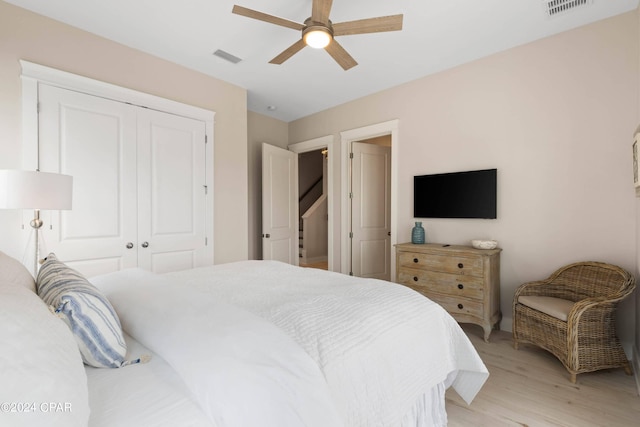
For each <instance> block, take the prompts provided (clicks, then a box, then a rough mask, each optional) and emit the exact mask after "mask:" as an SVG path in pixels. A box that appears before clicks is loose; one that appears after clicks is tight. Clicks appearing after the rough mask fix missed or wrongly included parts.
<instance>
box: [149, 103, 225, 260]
mask: <svg viewBox="0 0 640 427" xmlns="http://www.w3.org/2000/svg"><path fill="white" fill-rule="evenodd" d="M205 144H206V142H205V123H204V122H202V121H199V120H194V119H189V118H185V117H180V116H176V115H173V114H167V113H163V112H159V111H154V110H149V109H141V110H140V111H139V112H138V241H137V244H138V266H139V267H141V268H145V269H147V270H151V271H154V272H157V273H164V272H168V271H177V270H185V269H188V268H194V267H197V266H201V265H204V264H205V260H204V251H205V243H208V242H205V229H204V227H205V201H206V197H207V194H206V193H207V188H206V177H205ZM211 197H213V195H211ZM211 244H213V242H211Z"/></svg>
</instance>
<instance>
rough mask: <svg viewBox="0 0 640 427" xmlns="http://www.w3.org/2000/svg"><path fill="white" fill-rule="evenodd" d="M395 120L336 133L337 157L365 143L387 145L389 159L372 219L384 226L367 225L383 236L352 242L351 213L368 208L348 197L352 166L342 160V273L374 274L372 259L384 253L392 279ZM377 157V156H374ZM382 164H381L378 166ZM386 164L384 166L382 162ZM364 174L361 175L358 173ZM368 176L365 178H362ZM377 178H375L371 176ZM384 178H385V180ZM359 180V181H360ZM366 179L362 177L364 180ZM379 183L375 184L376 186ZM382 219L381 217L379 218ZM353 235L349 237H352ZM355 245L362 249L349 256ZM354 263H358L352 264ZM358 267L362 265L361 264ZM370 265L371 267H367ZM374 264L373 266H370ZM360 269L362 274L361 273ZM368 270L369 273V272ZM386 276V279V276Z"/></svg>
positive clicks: (395, 179) (395, 162)
mask: <svg viewBox="0 0 640 427" xmlns="http://www.w3.org/2000/svg"><path fill="white" fill-rule="evenodd" d="M398 124H399V121H398V120H390V121H388V122H382V123H378V124H375V125H370V126H365V127H362V128H358V129H352V130H349V131H344V132H341V133H340V136H341V157H342V158H343V159H349V158H350V157H351V156H352V155H353V154H351V153H353V152H354V151H353V148H354V146H356V145H360V146H361V147H362V146H368V145H372V146H373V145H378V144H381V145H391V147H390V150H389V151H390V163H388V165H389V166H388V167H389V168H390V170H389V171H388V174H386V175H387V176H386V177H385V184H384V185H385V186H387V185H389V193H388V194H386V193H384V192H378V197H382V196H381V195H382V194H385V196H384V198H385V203H384V204H380V203H378V204H379V205H380V206H381V208H380V210H379V211H377V214H376V215H377V219H380V221H374V222H375V223H376V226H377V225H379V224H381V223H384V225H385V227H388V228H384V227H371V228H372V229H373V228H377V230H376V232H378V231H380V232H381V233H382V234H384V240H383V238H382V236H380V235H379V234H381V233H378V235H376V236H375V237H373V238H372V239H371V240H370V242H366V240H365V241H364V243H363V242H362V241H361V240H359V241H358V242H355V241H354V240H355V239H354V236H355V231H354V229H353V228H352V225H353V222H354V218H355V216H356V215H357V214H358V213H360V214H362V209H365V210H366V209H368V208H367V207H366V206H367V205H366V204H364V205H363V204H362V203H361V202H360V201H357V200H356V201H355V202H352V197H354V194H353V191H352V187H351V186H352V179H353V175H352V172H353V171H352V167H353V164H352V162H350V161H346V162H343V163H342V174H341V175H342V177H343V178H342V180H341V181H342V182H341V187H342V191H341V193H342V197H341V217H342V218H341V223H342V224H343V225H344V230H345V231H346V232H344V233H343V234H342V236H341V272H342V273H345V274H353V275H357V276H360V275H364V276H367V277H376V274H377V273H378V272H377V271H375V270H379V268H377V265H376V261H372V260H374V259H375V257H377V258H381V257H384V260H385V264H387V262H388V264H387V265H388V266H385V268H384V270H385V271H384V274H385V278H386V276H387V274H388V275H389V276H390V278H389V279H390V280H391V281H394V280H395V264H396V263H395V261H396V260H395V256H394V253H395V252H394V250H393V249H394V248H393V246H394V245H395V244H396V243H397V236H396V233H397V224H396V218H397V197H398V195H397V193H396V191H395V190H396V189H397V188H398V186H397V182H398V171H397V167H396V166H397V153H398V146H399V144H398V143H399V139H398ZM365 141H367V142H369V143H371V142H373V143H374V144H367V143H363V142H365ZM378 158H379V157H378ZM377 164H381V163H380V162H379V161H377V160H374V161H372V162H371V163H370V166H371V165H377ZM378 167H382V166H378ZM385 167H387V166H385ZM362 176H363V177H364V175H362ZM364 179H368V178H364ZM374 179H377V178H374ZM386 179H389V180H390V181H389V182H386ZM361 182H362V181H361ZM365 182H366V181H365ZM378 187H379V186H378ZM382 209H384V211H385V213H384V215H383V214H382V212H383V211H382ZM382 219H384V221H383V220H382ZM352 239H353V240H352ZM356 245H359V246H360V249H364V250H363V251H361V252H360V254H357V256H356V257H354V256H353V252H352V249H353V247H354V246H356ZM356 263H357V264H358V265H356ZM361 267H362V268H361ZM369 267H371V268H369ZM374 267H375V268H374ZM359 269H360V270H359ZM363 272H364V274H363ZM370 273H371V274H370ZM389 279H386V280H389Z"/></svg>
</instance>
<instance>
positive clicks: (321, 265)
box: [300, 261, 329, 270]
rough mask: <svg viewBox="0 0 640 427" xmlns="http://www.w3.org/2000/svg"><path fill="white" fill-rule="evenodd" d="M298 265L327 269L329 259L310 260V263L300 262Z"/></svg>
mask: <svg viewBox="0 0 640 427" xmlns="http://www.w3.org/2000/svg"><path fill="white" fill-rule="evenodd" d="M300 267H307V268H319V269H320V270H328V269H329V261H319V262H312V263H310V264H303V263H300Z"/></svg>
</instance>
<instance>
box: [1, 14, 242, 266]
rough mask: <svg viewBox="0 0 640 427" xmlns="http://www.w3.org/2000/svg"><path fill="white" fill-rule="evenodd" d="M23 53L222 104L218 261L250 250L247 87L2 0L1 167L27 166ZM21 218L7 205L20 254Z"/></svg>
mask: <svg viewBox="0 0 640 427" xmlns="http://www.w3.org/2000/svg"><path fill="white" fill-rule="evenodd" d="M20 59H25V60H28V61H31V62H35V63H38V64H42V65H46V66H49V67H53V68H57V69H60V70H63V71H68V72H72V73H75V74H79V75H82V76H86V77H90V78H93V79H96V80H101V81H104V82H108V83H112V84H116V85H119V86H123V87H126V88H130V89H134V90H137V91H140V92H146V93H150V94H153V95H157V96H161V97H164V98H169V99H172V100H175V101H179V102H182V103H185V104H191V105H195V106H198V107H202V108H206V109H209V110H213V111H215V112H216V116H215V134H214V144H215V146H214V161H215V166H214V167H215V171H214V179H215V188H214V197H215V219H214V221H215V225H214V236H215V238H214V240H215V242H214V244H215V247H214V250H215V262H216V263H222V262H227V261H233V260H240V259H246V258H247V256H248V250H247V240H248V238H247V226H246V224H247V222H248V212H247V102H246V90H244V89H242V88H240V87H237V86H234V85H231V84H229V83H226V82H223V81H220V80H217V79H213V78H211V77H208V76H206V75H204V74H201V73H198V72H194V71H191V70H188V69H186V68H183V67H180V66H178V65H175V64H172V63H170V62H167V61H164V60H162V59H159V58H157V57H154V56H151V55H147V54H144V53H141V52H140V51H137V50H134V49H130V48H128V47H125V46H122V45H120V44H117V43H114V42H111V41H108V40H106V39H103V38H100V37H97V36H95V35H92V34H90V33H87V32H84V31H81V30H78V29H76V28H73V27H70V26H68V25H65V24H62V23H59V22H57V21H53V20H51V19H47V18H44V17H42V16H39V15H36V14H34V13H31V12H28V11H26V10H24V9H21V8H18V7H15V6H12V5H9V4H7V3H5V2H2V1H0V168H16V169H17V168H20V167H21V139H20V137H21V131H20V128H21V115H20V96H21V85H20V65H19V63H18V60H20ZM19 226H20V220H19V213H17V212H15V211H0V250H3V251H5V252H7V253H9V254H11V255H13V256H16V257H18V258H21V257H22V251H23V249H24V248H21V247H18V246H19V245H15V244H14V243H13V242H16V241H18V238H17V236H18V233H19V230H18V227H19Z"/></svg>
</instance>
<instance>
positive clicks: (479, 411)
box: [446, 325, 640, 427]
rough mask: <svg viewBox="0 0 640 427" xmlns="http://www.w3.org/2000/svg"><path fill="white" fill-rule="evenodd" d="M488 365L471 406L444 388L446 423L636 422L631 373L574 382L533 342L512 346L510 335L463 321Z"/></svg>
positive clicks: (459, 426)
mask: <svg viewBox="0 0 640 427" xmlns="http://www.w3.org/2000/svg"><path fill="white" fill-rule="evenodd" d="M463 328H464V329H465V332H466V333H467V335H468V336H469V338H470V339H471V342H472V343H473V345H474V346H475V347H476V349H477V350H478V353H479V354H480V356H481V357H482V360H483V361H484V363H485V365H486V366H487V368H488V369H489V374H490V375H489V379H488V380H487V382H486V383H485V385H484V387H483V388H482V390H480V393H478V395H477V396H476V398H475V400H474V401H473V402H472V403H471V405H467V404H466V403H465V402H464V401H463V400H462V399H461V398H460V397H459V396H458V395H457V394H456V392H455V391H454V390H453V389H449V390H448V391H447V395H446V397H447V400H446V406H447V413H448V417H449V427H471V426H473V427H480V426H487V427H502V426H505V427H512V426H531V427H534V426H535V427H538V426H540V427H547V426H549V427H557V426H566V427H590V426H594V427H596V426H597V427H608V426H611V427H627V426H640V397H638V394H637V389H636V384H635V380H634V377H633V376H628V375H626V374H625V373H624V370H622V369H611V370H603V371H598V372H593V373H587V374H580V375H578V381H577V383H576V384H572V383H571V382H570V381H569V374H568V372H567V371H566V370H565V368H564V367H563V366H562V364H561V363H560V361H558V359H556V358H555V357H554V356H552V355H551V354H550V353H548V352H546V351H544V350H542V349H540V348H538V347H535V346H532V345H521V346H520V349H519V350H517V351H516V350H515V349H514V348H513V344H512V339H511V333H509V332H504V331H494V332H492V334H491V342H490V343H485V342H484V340H483V337H482V330H481V329H480V328H477V327H475V326H474V325H463Z"/></svg>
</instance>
